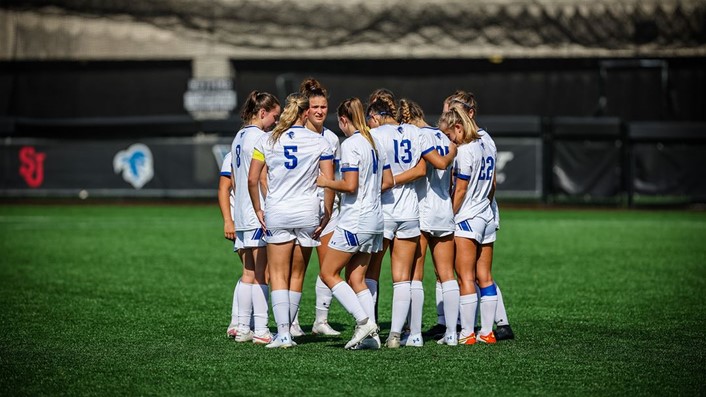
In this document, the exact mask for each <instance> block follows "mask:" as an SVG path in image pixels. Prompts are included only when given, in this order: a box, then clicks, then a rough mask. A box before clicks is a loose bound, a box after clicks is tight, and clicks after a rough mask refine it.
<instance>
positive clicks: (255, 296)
mask: <svg viewBox="0 0 706 397" xmlns="http://www.w3.org/2000/svg"><path fill="white" fill-rule="evenodd" d="M269 294H270V293H269V287H268V286H267V284H253V286H252V315H253V318H254V322H255V324H254V325H255V327H254V328H255V332H259V333H262V332H265V331H267V321H268V313H267V311H268V305H267V297H268V296H269Z"/></svg>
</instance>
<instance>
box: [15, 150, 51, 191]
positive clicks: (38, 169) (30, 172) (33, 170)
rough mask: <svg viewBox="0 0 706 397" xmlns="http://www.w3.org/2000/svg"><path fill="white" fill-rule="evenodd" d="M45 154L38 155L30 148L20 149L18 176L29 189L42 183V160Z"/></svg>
mask: <svg viewBox="0 0 706 397" xmlns="http://www.w3.org/2000/svg"><path fill="white" fill-rule="evenodd" d="M46 156H47V155H46V153H39V152H36V151H35V150H34V147H32V146H23V147H22V149H20V162H21V163H22V164H21V165H20V176H22V177H23V178H24V180H25V182H27V185H28V186H29V187H31V188H37V187H39V186H41V185H42V182H44V158H46Z"/></svg>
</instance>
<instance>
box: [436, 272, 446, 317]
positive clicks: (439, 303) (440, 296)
mask: <svg viewBox="0 0 706 397" xmlns="http://www.w3.org/2000/svg"><path fill="white" fill-rule="evenodd" d="M434 292H435V294H434V297H435V298H436V299H435V300H436V323H437V324H441V325H445V324H446V317H445V316H444V291H443V289H442V288H441V282H440V281H437V282H436V289H435V291H434Z"/></svg>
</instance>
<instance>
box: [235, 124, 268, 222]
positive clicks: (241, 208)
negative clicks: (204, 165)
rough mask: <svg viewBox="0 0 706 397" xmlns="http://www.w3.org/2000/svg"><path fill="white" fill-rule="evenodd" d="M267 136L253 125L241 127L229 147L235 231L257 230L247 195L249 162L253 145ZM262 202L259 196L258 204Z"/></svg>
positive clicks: (248, 195) (254, 216)
mask: <svg viewBox="0 0 706 397" xmlns="http://www.w3.org/2000/svg"><path fill="white" fill-rule="evenodd" d="M263 136H267V134H266V133H265V132H264V131H262V130H261V129H259V128H258V127H256V126H254V125H248V126H245V127H243V129H241V130H240V131H238V133H237V134H235V138H234V139H233V144H232V145H231V156H232V160H231V161H232V162H233V169H234V170H235V179H234V181H235V203H236V204H235V207H234V208H237V211H234V214H233V221H234V223H235V229H236V230H252V229H259V228H260V227H261V226H260V221H258V220H257V216H256V215H255V210H254V209H253V206H252V201H251V200H250V194H249V193H248V173H249V172H250V160H251V159H252V152H253V149H254V148H255V144H256V143H257V142H258V141H259V140H260V138H261V137H263ZM262 201H263V198H262V195H260V202H262Z"/></svg>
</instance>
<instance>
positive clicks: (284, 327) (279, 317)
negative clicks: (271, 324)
mask: <svg viewBox="0 0 706 397" xmlns="http://www.w3.org/2000/svg"><path fill="white" fill-rule="evenodd" d="M272 313H273V314H274V316H275V322H276V323H277V333H278V334H279V335H284V334H289V326H290V323H289V290H286V289H278V290H276V291H272Z"/></svg>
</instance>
